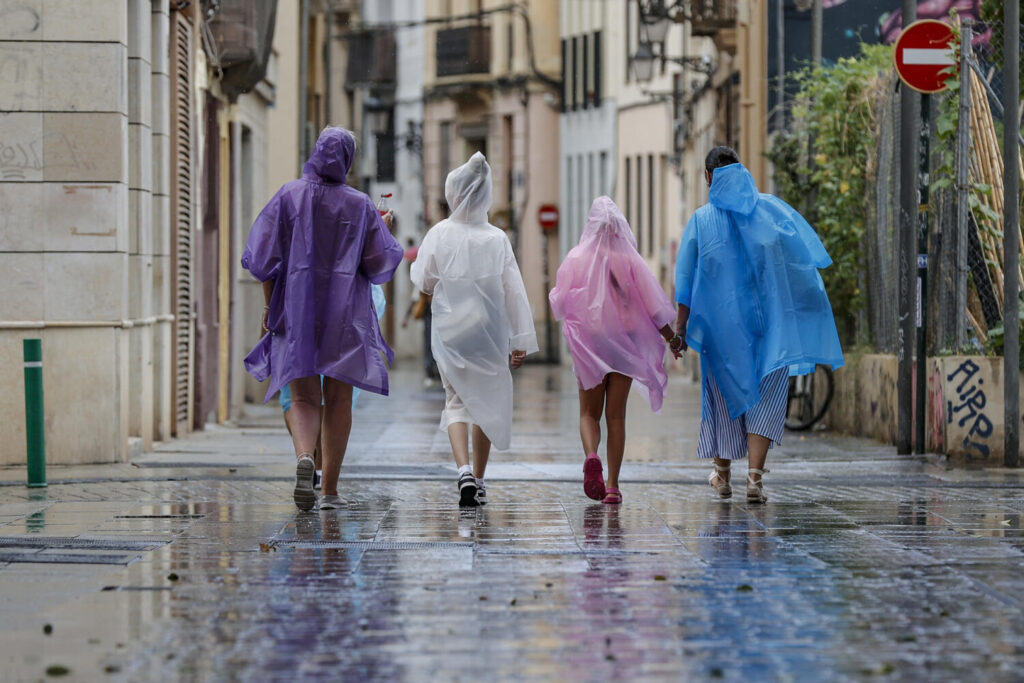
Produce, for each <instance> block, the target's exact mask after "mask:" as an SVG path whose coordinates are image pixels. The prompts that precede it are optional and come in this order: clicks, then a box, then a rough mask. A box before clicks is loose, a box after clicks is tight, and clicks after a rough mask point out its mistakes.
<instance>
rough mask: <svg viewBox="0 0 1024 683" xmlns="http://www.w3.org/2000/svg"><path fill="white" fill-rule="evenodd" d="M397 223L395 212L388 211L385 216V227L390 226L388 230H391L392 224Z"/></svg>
mask: <svg viewBox="0 0 1024 683" xmlns="http://www.w3.org/2000/svg"><path fill="white" fill-rule="evenodd" d="M394 222H395V212H394V211H388V212H387V213H386V214H384V225H386V226H388V230H390V229H391V224H392V223H394Z"/></svg>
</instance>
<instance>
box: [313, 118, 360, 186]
mask: <svg viewBox="0 0 1024 683" xmlns="http://www.w3.org/2000/svg"><path fill="white" fill-rule="evenodd" d="M355 153H356V141H355V138H353V137H352V133H349V132H348V131H347V130H345V129H344V128H335V127H330V128H324V131H323V132H322V133H320V137H319V138H317V141H316V147H314V148H313V153H312V154H311V155H310V156H309V161H307V162H306V164H305V166H303V167H302V175H303V176H305V177H309V176H315V177H316V178H318V179H319V180H321V181H323V182H325V183H344V182H345V176H347V175H348V169H349V168H351V167H352V158H353V157H354V156H355Z"/></svg>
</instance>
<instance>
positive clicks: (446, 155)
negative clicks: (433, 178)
mask: <svg viewBox="0 0 1024 683" xmlns="http://www.w3.org/2000/svg"><path fill="white" fill-rule="evenodd" d="M438 138H439V144H440V156H439V158H438V161H439V162H440V165H441V168H440V171H441V172H440V174H439V176H438V180H440V181H441V183H440V185H441V202H442V203H444V201H445V199H444V181H445V179H446V178H447V177H448V171H449V170H451V167H452V122H451V121H442V122H441V134H440V135H439V136H438Z"/></svg>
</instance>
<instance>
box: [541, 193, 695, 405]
mask: <svg viewBox="0 0 1024 683" xmlns="http://www.w3.org/2000/svg"><path fill="white" fill-rule="evenodd" d="M548 298H549V299H550V301H551V310H552V311H553V312H554V315H555V318H557V319H559V320H563V321H564V323H563V326H562V332H563V334H564V335H565V341H566V343H567V344H568V346H569V353H570V354H572V367H573V371H574V372H575V373H576V377H577V378H579V381H580V384H581V385H582V386H583V388H584V389H593V388H594V387H596V386H597V385H598V384H600V383H601V382H602V380H603V379H604V377H605V375H607V374H608V373H610V372H618V373H620V374H623V375H626V376H627V377H632V378H634V379H635V380H636V382H635V383H634V386H635V387H636V388H637V389H638V390H639V391H640V392H641V393H642V394H643V395H644V397H645V398H646V399H647V401H648V403H650V406H651V409H652V410H654V412H658V411H659V410H660V409H661V404H662V401H663V400H664V398H665V387H666V386H667V384H668V377H667V375H666V374H665V367H664V357H665V344H664V342H663V341H662V339H661V336H660V334H659V333H658V330H659V329H661V328H662V327H664V326H665V325H668V324H669V323H671V322H672V320H673V319H674V318H675V311H674V310H673V308H672V302H671V301H670V300H669V298H668V296H667V295H666V294H665V292H664V290H662V288H661V286H660V285H659V284H658V281H657V279H655V277H654V274H653V273H651V271H650V268H648V267H647V263H646V262H645V261H644V260H643V258H642V257H641V256H640V254H639V253H638V252H637V250H636V239H635V238H634V237H633V231H632V230H630V227H629V223H627V222H626V218H625V216H623V215H622V212H621V211H619V207H617V206H616V205H615V203H614V202H613V201H612V200H611V199H609V198H608V197H598V198H597V199H595V200H594V203H593V205H592V206H591V207H590V215H589V216H588V217H587V227H586V229H585V230H584V231H583V236H582V237H580V243H579V244H578V245H576V246H575V247H573V248H572V250H571V251H570V252H569V253H568V254H567V255H566V257H565V260H564V261H563V262H562V265H561V267H560V268H559V269H558V279H557V284H556V285H555V288H554V289H552V290H551V294H550V295H549V296H548Z"/></svg>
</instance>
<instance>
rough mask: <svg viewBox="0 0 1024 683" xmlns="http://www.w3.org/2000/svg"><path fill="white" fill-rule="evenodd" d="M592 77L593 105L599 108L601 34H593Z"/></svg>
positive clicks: (598, 32) (597, 32)
mask: <svg viewBox="0 0 1024 683" xmlns="http://www.w3.org/2000/svg"><path fill="white" fill-rule="evenodd" d="M593 43H594V76H593V92H594V97H593V105H594V106H595V107H600V106H601V32H600V31H596V32H595V33H594V39H593Z"/></svg>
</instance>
